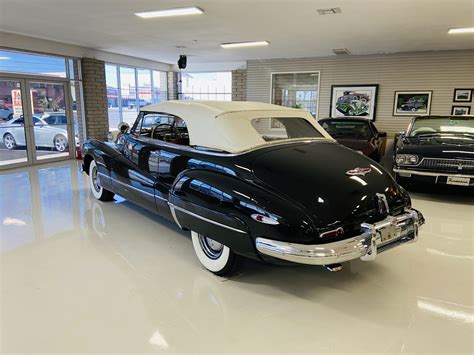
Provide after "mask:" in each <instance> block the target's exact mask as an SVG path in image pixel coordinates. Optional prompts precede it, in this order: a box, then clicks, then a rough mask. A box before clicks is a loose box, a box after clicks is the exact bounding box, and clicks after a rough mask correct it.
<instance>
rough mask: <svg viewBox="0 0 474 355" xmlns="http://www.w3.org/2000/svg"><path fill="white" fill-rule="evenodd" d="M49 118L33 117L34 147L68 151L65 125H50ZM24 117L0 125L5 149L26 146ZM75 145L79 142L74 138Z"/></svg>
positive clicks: (0, 135)
mask: <svg viewBox="0 0 474 355" xmlns="http://www.w3.org/2000/svg"><path fill="white" fill-rule="evenodd" d="M48 117H49V116H45V118H43V117H42V116H41V115H33V124H34V134H35V145H36V146H37V147H44V148H53V149H55V150H57V151H58V152H64V151H66V150H67V149H68V146H69V143H68V139H67V129H66V126H65V125H58V126H56V125H51V124H48V123H47V119H48ZM24 125H25V122H24V117H23V116H20V117H17V118H14V119H11V120H9V121H7V122H6V123H5V124H3V125H0V137H1V138H2V141H3V144H4V145H5V147H6V148H7V149H10V150H11V149H15V148H17V147H19V146H26V141H25V127H24ZM75 145H76V146H78V145H79V140H78V139H77V137H75Z"/></svg>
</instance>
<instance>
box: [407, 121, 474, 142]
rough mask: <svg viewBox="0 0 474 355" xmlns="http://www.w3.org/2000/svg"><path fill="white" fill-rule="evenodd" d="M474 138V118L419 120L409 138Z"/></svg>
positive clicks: (414, 124)
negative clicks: (447, 136) (445, 136)
mask: <svg viewBox="0 0 474 355" xmlns="http://www.w3.org/2000/svg"><path fill="white" fill-rule="evenodd" d="M441 135H449V136H466V135H467V136H474V117H467V116H459V117H456V116H454V117H453V116H452V117H428V118H418V119H415V122H413V126H412V128H411V130H410V132H409V134H408V137H423V136H441Z"/></svg>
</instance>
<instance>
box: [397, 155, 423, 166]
mask: <svg viewBox="0 0 474 355" xmlns="http://www.w3.org/2000/svg"><path fill="white" fill-rule="evenodd" d="M419 161H420V158H419V157H418V155H415V154H397V155H396V156H395V162H396V163H397V164H398V165H416V164H418V162H419Z"/></svg>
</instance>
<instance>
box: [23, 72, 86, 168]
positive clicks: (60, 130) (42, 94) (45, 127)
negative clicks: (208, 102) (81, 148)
mask: <svg viewBox="0 0 474 355" xmlns="http://www.w3.org/2000/svg"><path fill="white" fill-rule="evenodd" d="M28 90H29V96H30V101H31V114H32V120H33V135H34V142H35V149H34V158H35V160H37V161H43V160H49V159H58V158H61V157H63V158H68V157H69V156H70V155H71V152H74V150H75V147H76V142H77V139H76V138H75V137H74V135H73V134H72V126H71V125H70V122H71V119H70V114H69V113H70V110H68V102H67V98H68V97H69V96H68V95H67V92H66V85H65V83H62V82H39V81H29V82H28Z"/></svg>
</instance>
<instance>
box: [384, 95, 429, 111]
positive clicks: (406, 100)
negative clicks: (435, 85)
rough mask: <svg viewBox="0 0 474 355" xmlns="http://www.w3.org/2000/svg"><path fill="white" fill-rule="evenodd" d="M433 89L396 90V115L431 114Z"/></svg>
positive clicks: (394, 109) (394, 106) (394, 108)
mask: <svg viewBox="0 0 474 355" xmlns="http://www.w3.org/2000/svg"><path fill="white" fill-rule="evenodd" d="M432 94H433V91H395V100H394V105H393V115H394V116H421V115H429V114H430V111H431V96H432Z"/></svg>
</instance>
